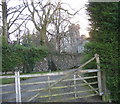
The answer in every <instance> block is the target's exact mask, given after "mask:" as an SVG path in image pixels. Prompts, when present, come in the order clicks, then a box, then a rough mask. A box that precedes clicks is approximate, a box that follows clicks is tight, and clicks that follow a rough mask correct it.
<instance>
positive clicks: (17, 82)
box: [15, 71, 21, 102]
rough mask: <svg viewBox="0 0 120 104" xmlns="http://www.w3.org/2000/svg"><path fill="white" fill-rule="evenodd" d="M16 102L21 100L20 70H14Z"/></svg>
mask: <svg viewBox="0 0 120 104" xmlns="http://www.w3.org/2000/svg"><path fill="white" fill-rule="evenodd" d="M15 90H16V102H21V88H20V72H19V71H16V72H15Z"/></svg>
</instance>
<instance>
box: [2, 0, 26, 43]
mask: <svg viewBox="0 0 120 104" xmlns="http://www.w3.org/2000/svg"><path fill="white" fill-rule="evenodd" d="M9 2H12V1H10V0H2V5H1V6H2V11H1V12H2V22H3V26H2V30H3V37H4V38H5V41H6V42H7V43H8V42H9V41H10V38H9V37H10V34H13V33H15V32H16V31H17V30H18V31H19V30H20V27H21V26H22V24H23V23H25V21H26V20H27V19H28V16H25V15H24V14H22V12H23V11H24V10H25V8H26V6H25V5H23V4H21V5H19V4H18V5H16V6H14V7H9V5H8V3H9Z"/></svg>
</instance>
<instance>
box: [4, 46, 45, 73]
mask: <svg viewBox="0 0 120 104" xmlns="http://www.w3.org/2000/svg"><path fill="white" fill-rule="evenodd" d="M46 55H47V49H45V48H43V47H37V48H35V47H24V46H22V45H7V44H3V45H2V71H3V72H7V71H14V70H18V69H20V68H21V69H22V66H23V72H31V71H32V70H33V67H34V64H35V62H36V61H38V60H40V59H42V58H44V57H45V56H46ZM15 67H16V68H17V67H18V69H15Z"/></svg>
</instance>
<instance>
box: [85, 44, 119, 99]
mask: <svg viewBox="0 0 120 104" xmlns="http://www.w3.org/2000/svg"><path fill="white" fill-rule="evenodd" d="M117 45H118V43H117V42H116V43H98V42H89V43H87V44H86V46H85V49H86V50H85V57H84V60H83V62H85V61H86V60H88V59H90V58H92V57H93V56H94V54H95V53H97V54H99V55H100V62H101V64H100V66H101V70H103V71H104V72H105V74H106V81H107V82H106V84H107V88H108V90H109V91H110V93H111V99H112V100H113V101H120V99H119V94H120V90H119V82H120V77H119V72H120V70H119V69H120V66H119V65H118V64H119V60H120V57H119V54H118V48H117V47H115V46H117ZM95 64H96V62H95V61H93V62H91V63H90V64H88V65H87V66H86V67H85V68H96V65H95Z"/></svg>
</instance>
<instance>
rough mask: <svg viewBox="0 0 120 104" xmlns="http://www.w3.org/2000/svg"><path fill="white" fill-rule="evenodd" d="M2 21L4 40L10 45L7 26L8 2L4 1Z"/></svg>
mask: <svg viewBox="0 0 120 104" xmlns="http://www.w3.org/2000/svg"><path fill="white" fill-rule="evenodd" d="M2 19H3V20H2V21H3V39H4V42H5V43H8V25H7V4H6V0H4V1H2Z"/></svg>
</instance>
